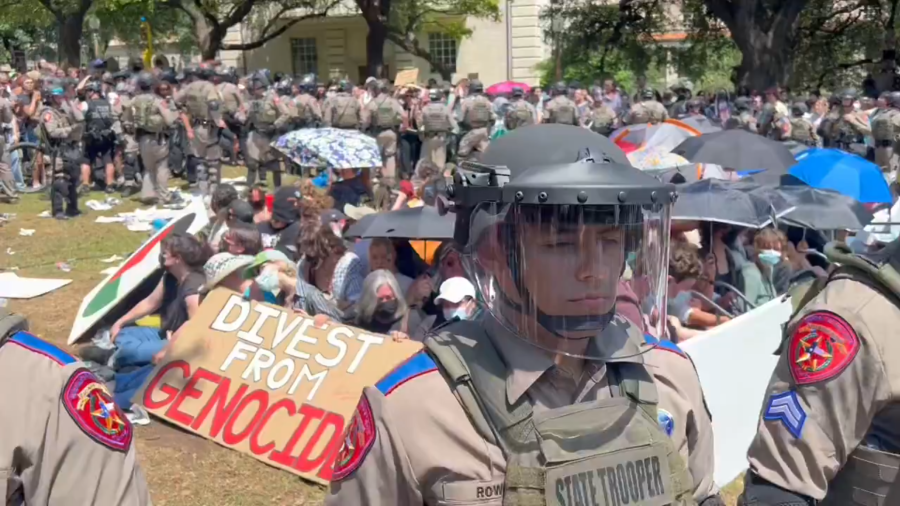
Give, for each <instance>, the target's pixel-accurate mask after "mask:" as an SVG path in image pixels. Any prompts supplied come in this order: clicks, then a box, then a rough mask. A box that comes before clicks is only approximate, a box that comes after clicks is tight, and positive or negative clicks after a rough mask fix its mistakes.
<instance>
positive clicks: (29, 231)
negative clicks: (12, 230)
mask: <svg viewBox="0 0 900 506" xmlns="http://www.w3.org/2000/svg"><path fill="white" fill-rule="evenodd" d="M19 235H21V236H23V237H31V236H33V235H34V229H33V228H20V229H19Z"/></svg>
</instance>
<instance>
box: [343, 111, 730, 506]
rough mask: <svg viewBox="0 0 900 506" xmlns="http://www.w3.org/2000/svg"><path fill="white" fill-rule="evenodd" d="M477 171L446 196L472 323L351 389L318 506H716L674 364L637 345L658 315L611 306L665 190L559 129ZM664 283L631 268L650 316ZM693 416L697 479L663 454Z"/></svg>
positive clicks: (650, 236) (663, 226)
mask: <svg viewBox="0 0 900 506" xmlns="http://www.w3.org/2000/svg"><path fill="white" fill-rule="evenodd" d="M482 161H483V162H484V164H474V163H470V162H468V163H467V162H464V163H463V164H462V165H461V167H460V168H459V170H458V171H457V173H456V176H455V181H454V185H453V189H452V191H451V195H452V198H453V199H454V206H453V208H452V210H453V211H454V212H455V213H456V229H455V239H456V242H457V244H458V245H459V247H460V248H462V250H463V255H462V257H463V259H464V262H465V267H466V269H467V272H468V276H469V278H470V279H472V280H473V281H474V284H475V285H476V286H477V287H478V289H479V290H480V293H481V294H482V295H483V298H484V300H485V302H484V305H485V311H484V312H483V316H482V317H481V318H479V319H477V320H475V321H464V320H454V321H451V322H450V323H448V324H447V325H446V326H444V327H442V328H440V329H439V332H438V333H436V334H432V335H429V336H427V337H426V339H425V350H424V351H422V352H420V353H419V354H418V355H416V356H414V357H413V358H412V359H410V360H409V361H408V362H407V363H406V364H405V365H404V366H403V367H402V368H400V369H398V370H396V371H394V372H393V373H391V374H389V375H388V376H387V377H386V378H385V379H383V380H381V381H380V382H378V383H377V384H376V386H375V387H368V388H366V389H365V390H364V391H363V395H362V397H361V399H360V401H359V404H358V406H357V410H356V413H355V415H354V417H353V418H352V420H351V422H350V425H349V428H348V432H347V434H348V436H347V438H346V440H345V442H344V445H343V447H342V449H341V450H340V452H339V453H338V457H337V460H336V463H335V468H334V475H333V477H332V480H331V493H330V497H328V499H326V504H327V505H344V504H366V505H370V506H377V505H382V504H384V505H392V506H406V505H421V504H426V505H440V504H481V505H494V506H500V505H501V504H502V505H547V506H574V505H585V504H605V505H612V504H622V505H624V504H629V505H637V506H641V505H651V504H652V505H689V504H696V503H697V502H699V503H701V504H703V505H704V506H709V505H721V504H723V503H722V501H721V499H720V498H719V497H718V494H717V493H716V491H715V485H713V484H712V480H711V477H712V446H711V441H712V434H711V432H710V429H709V418H708V415H706V414H705V410H704V409H703V407H702V405H703V402H702V393H701V392H700V390H699V380H698V378H697V375H696V372H695V371H694V369H693V366H692V364H691V362H690V360H689V359H687V358H686V357H685V356H684V355H683V353H682V352H680V350H678V349H677V347H676V346H675V345H673V344H671V343H668V342H666V343H665V344H664V343H660V342H659V341H657V340H656V339H654V338H652V337H649V336H646V335H645V334H644V332H645V331H648V332H656V333H658V334H657V335H661V332H662V326H663V323H662V322H661V321H660V320H659V318H658V317H657V319H656V321H655V322H653V323H652V325H651V323H650V320H649V319H648V320H647V322H642V323H633V322H632V321H630V320H628V319H627V318H626V317H624V316H623V315H622V314H621V313H620V310H623V311H624V310H625V308H619V307H617V302H616V300H617V295H618V294H619V293H620V292H621V291H623V290H627V289H630V288H626V286H627V285H628V284H629V283H631V282H632V281H626V280H625V279H623V278H622V273H623V272H625V271H626V261H627V259H628V258H629V257H632V256H637V257H640V258H642V259H645V260H646V259H651V258H659V257H660V255H662V254H663V252H665V251H667V244H666V242H667V241H668V236H667V234H665V233H662V232H663V231H665V230H668V223H667V222H668V220H669V218H668V216H669V214H668V209H669V208H670V207H671V204H672V201H673V200H674V195H675V193H674V186H672V185H667V184H663V183H660V182H659V181H657V180H655V179H654V178H653V177H651V176H648V175H646V174H644V173H642V172H640V171H639V170H637V169H635V168H633V167H631V166H630V165H628V162H627V159H626V158H625V156H624V154H623V153H622V152H621V150H619V149H618V148H617V147H615V146H614V145H613V144H612V143H611V142H610V141H608V140H606V139H604V138H602V137H601V136H598V135H595V134H593V133H591V132H589V131H587V130H585V129H582V128H578V127H574V126H557V125H541V126H535V127H533V128H523V129H518V130H516V131H514V132H511V133H509V134H508V135H506V136H504V137H501V138H500V139H498V140H497V141H496V142H494V143H492V145H491V146H490V147H489V148H488V150H487V152H486V153H485V154H484V156H483V159H482ZM548 181H552V183H549V184H548V183H547V182H548ZM526 267H527V268H526ZM665 271H666V263H665V262H662V263H660V264H659V265H652V262H643V263H642V265H641V268H640V270H639V272H640V274H639V275H640V280H637V279H634V278H632V279H633V280H634V282H635V285H636V286H637V285H641V286H642V288H641V294H640V297H641V298H642V299H644V304H643V305H644V306H646V307H648V308H650V309H651V310H653V311H655V312H657V313H656V314H657V315H658V311H659V308H660V307H664V305H665V297H664V295H662V294H664V292H665V289H664V287H661V286H655V284H656V283H659V280H663V279H665V278H666V272H665ZM638 281H639V283H638ZM645 325H646V327H645ZM651 354H653V355H651ZM673 386H676V390H677V391H676V390H673V388H672V387H673ZM682 388H685V390H692V391H694V393H693V398H692V399H691V402H686V403H684V404H685V405H687V404H691V405H693V406H694V407H693V408H692V410H691V411H692V412H690V413H688V414H687V415H686V416H685V415H684V413H683V412H682V411H679V410H677V409H675V408H674V407H673V406H675V405H678V404H680V403H682V401H683V400H684V399H686V397H683V396H684V393H685V391H682V390H680V389H682ZM675 412H677V413H678V414H674V413H675ZM700 414H702V415H703V416H702V417H698V415H700ZM681 416H685V418H679V417H681ZM694 418H700V419H703V418H705V425H704V426H703V427H700V428H699V429H698V431H699V433H700V434H699V435H700V436H701V437H700V438H699V439H697V440H694V441H692V442H691V445H690V446H693V447H694V448H695V449H696V448H699V447H705V449H704V450H703V452H704V453H705V455H704V460H705V465H704V466H700V465H698V467H697V469H698V472H697V473H696V474H697V475H698V476H700V477H699V478H698V476H694V477H692V473H691V472H689V470H688V468H687V465H686V464H685V460H684V456H683V454H682V453H681V452H682V451H684V452H687V451H688V449H687V447H688V446H689V445H688V442H687V440H683V441H679V442H676V441H675V439H676V436H675V434H676V432H677V430H678V429H676V427H679V426H687V425H690V423H691V422H690V421H689V420H692V419H694ZM701 423H703V422H701ZM701 439H702V440H701ZM682 446H683V447H684V448H682ZM698 483H699V484H700V485H698Z"/></svg>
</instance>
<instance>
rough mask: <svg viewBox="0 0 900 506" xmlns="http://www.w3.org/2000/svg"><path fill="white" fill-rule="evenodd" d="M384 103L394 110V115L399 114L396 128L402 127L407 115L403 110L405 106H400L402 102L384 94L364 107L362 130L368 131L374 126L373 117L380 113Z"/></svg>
mask: <svg viewBox="0 0 900 506" xmlns="http://www.w3.org/2000/svg"><path fill="white" fill-rule="evenodd" d="M382 102H387V103H388V107H390V108H391V109H393V110H394V113H395V114H397V118H398V120H399V121H398V122H397V125H396V126H398V127H399V126H400V125H401V124H402V122H403V116H404V115H405V114H406V111H404V110H403V106H402V105H400V101H399V100H397V99H396V98H394V97H392V96H390V95H386V94H382V95H378V96H377V97H375V98H373V99H372V100H370V101H369V103H368V104H366V106H365V107H363V109H362V112H361V113H360V116H361V120H362V130H363V131H365V130H368V129H369V128H370V127H371V126H372V116H373V115H374V114H377V113H378V108H379V107H381V105H382Z"/></svg>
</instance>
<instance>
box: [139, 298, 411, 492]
mask: <svg viewBox="0 0 900 506" xmlns="http://www.w3.org/2000/svg"><path fill="white" fill-rule="evenodd" d="M421 347H422V346H421V344H420V343H417V342H414V341H404V342H395V341H393V340H392V339H391V338H389V337H386V336H383V335H378V334H372V333H369V332H366V331H363V330H360V329H357V328H354V327H349V326H345V325H339V324H333V325H328V326H326V327H324V328H317V327H315V326H314V324H313V320H312V318H305V317H301V316H299V315H297V314H295V313H293V312H291V311H290V310H286V309H284V308H279V307H275V306H270V305H268V304H262V303H257V302H251V301H247V300H245V299H244V298H243V297H241V296H240V295H238V294H236V293H233V292H230V291H228V290H224V289H219V290H215V291H213V292H211V293H210V294H209V295H208V296H207V297H206V299H205V300H204V301H203V304H201V305H200V310H199V312H198V314H197V315H196V316H194V317H193V318H191V320H190V321H189V322H188V323H187V324H186V327H185V328H182V329H181V330H180V332H179V337H178V339H177V340H176V341H175V342H174V343H173V344H172V350H171V351H170V352H169V353H168V354H167V355H166V358H165V360H164V362H163V363H161V364H159V365H157V367H156V369H155V370H154V371H153V374H152V375H151V376H150V379H149V381H148V382H147V384H145V385H144V388H143V390H142V391H141V392H139V393H138V394H137V395H136V396H135V402H140V403H142V404H143V405H144V407H145V408H147V410H148V411H150V412H151V413H153V414H154V415H155V416H158V417H160V418H163V419H165V420H168V421H169V422H171V423H174V424H176V425H178V426H180V427H183V428H185V429H187V430H189V431H191V432H194V433H196V434H199V435H201V436H203V437H206V438H209V439H212V440H214V441H216V442H217V443H219V444H222V445H224V446H227V447H229V448H232V449H235V450H237V451H240V452H243V453H246V454H249V455H251V456H253V457H255V458H256V459H259V460H261V461H263V462H265V463H267V464H270V465H273V466H276V467H279V468H281V469H284V470H286V471H290V472H292V473H294V474H298V475H300V476H302V477H303V478H306V479H308V480H311V481H314V482H317V483H323V484H324V483H327V482H328V481H329V480H330V478H331V475H332V471H333V464H334V460H335V458H336V457H337V454H338V452H339V451H340V449H341V444H342V442H343V438H344V430H345V427H346V426H347V424H348V423H349V421H350V419H351V418H352V416H353V413H354V411H355V409H356V405H357V402H358V400H359V396H360V395H361V393H362V389H363V387H365V386H369V385H374V384H375V383H376V382H377V381H378V380H380V379H381V378H382V377H384V376H385V375H386V374H387V373H389V372H390V371H392V370H393V369H394V368H395V367H397V366H398V365H400V364H402V363H403V362H404V361H405V360H406V359H408V358H409V357H411V356H413V355H414V354H415V353H416V352H417V351H419V350H420V349H421Z"/></svg>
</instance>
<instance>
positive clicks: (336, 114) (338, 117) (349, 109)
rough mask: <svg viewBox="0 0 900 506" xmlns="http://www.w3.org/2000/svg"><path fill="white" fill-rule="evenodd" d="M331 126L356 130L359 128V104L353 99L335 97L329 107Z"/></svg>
mask: <svg viewBox="0 0 900 506" xmlns="http://www.w3.org/2000/svg"><path fill="white" fill-rule="evenodd" d="M331 112H332V114H331V117H332V124H333V125H332V126H334V127H336V128H356V127H358V126H359V102H357V101H356V99H355V98H353V97H335V99H334V101H333V102H332V106H331Z"/></svg>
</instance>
